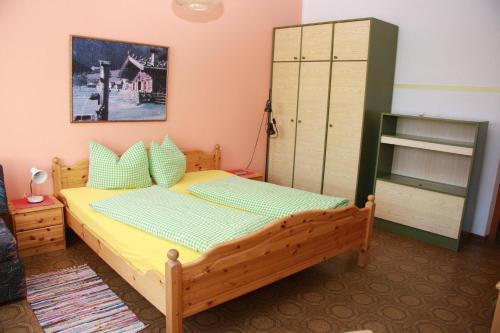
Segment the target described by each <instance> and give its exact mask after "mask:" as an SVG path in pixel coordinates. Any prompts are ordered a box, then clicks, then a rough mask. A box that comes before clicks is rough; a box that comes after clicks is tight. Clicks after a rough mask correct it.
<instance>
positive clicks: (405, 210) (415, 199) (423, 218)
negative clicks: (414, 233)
mask: <svg viewBox="0 0 500 333" xmlns="http://www.w3.org/2000/svg"><path fill="white" fill-rule="evenodd" d="M375 192H376V193H375V197H376V198H377V199H376V201H377V209H375V216H376V217H379V218H382V219H384V220H387V221H391V222H396V223H399V224H403V225H406V226H409V227H412V228H417V229H421V230H425V231H429V232H432V233H435V234H438V235H442V236H445V237H450V238H453V239H458V238H459V234H460V223H461V221H462V211H463V208H464V202H465V201H464V200H465V199H464V198H461V197H455V196H453V195H448V194H443V193H437V192H432V191H427V190H423V189H419V188H413V187H409V186H404V185H399V184H394V183H389V182H385V181H382V180H377V182H376V190H375Z"/></svg>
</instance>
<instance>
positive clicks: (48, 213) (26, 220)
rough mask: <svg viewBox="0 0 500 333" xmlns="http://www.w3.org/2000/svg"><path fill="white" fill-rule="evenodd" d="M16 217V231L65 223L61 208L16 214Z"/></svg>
mask: <svg viewBox="0 0 500 333" xmlns="http://www.w3.org/2000/svg"><path fill="white" fill-rule="evenodd" d="M14 218H15V220H16V221H15V222H16V232H22V231H28V230H33V229H37V228H44V227H48V226H52V225H59V224H62V223H63V215H62V210H61V208H54V209H48V210H40V211H36V212H31V213H23V214H16V215H15V217H14Z"/></svg>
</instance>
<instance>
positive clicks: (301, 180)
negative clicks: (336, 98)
mask: <svg viewBox="0 0 500 333" xmlns="http://www.w3.org/2000/svg"><path fill="white" fill-rule="evenodd" d="M330 64H331V62H302V63H301V65H300V66H301V67H300V68H301V69H300V84H299V106H298V113H297V140H296V145H295V170H294V178H293V187H295V188H299V189H302V190H307V191H311V192H317V193H320V192H321V185H322V182H321V179H322V178H323V161H324V154H325V134H326V117H327V109H328V90H329V81H330Z"/></svg>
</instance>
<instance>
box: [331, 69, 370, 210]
mask: <svg viewBox="0 0 500 333" xmlns="http://www.w3.org/2000/svg"><path fill="white" fill-rule="evenodd" d="M365 85H366V61H348V62H333V63H332V83H331V93H330V113H329V116H328V118H329V119H328V134H327V135H328V137H327V147H326V155H325V176H324V184H323V193H324V194H326V195H333V196H337V197H343V198H347V199H349V200H351V201H352V202H354V200H355V197H356V187H357V183H358V169H359V157H360V149H361V134H362V131H363V115H364V102H365Z"/></svg>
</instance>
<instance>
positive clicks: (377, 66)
mask: <svg viewBox="0 0 500 333" xmlns="http://www.w3.org/2000/svg"><path fill="white" fill-rule="evenodd" d="M397 34H398V27H397V26H395V25H393V24H390V23H387V22H383V21H380V20H377V19H374V18H366V19H356V20H346V21H335V22H322V23H314V24H306V25H300V26H292V27H278V28H275V29H274V42H273V62H272V83H271V99H272V113H271V114H270V116H269V120H270V121H273V119H274V120H275V122H276V127H277V134H276V135H273V136H271V137H269V140H268V156H267V168H266V180H267V181H269V182H271V183H275V184H279V185H284V186H289V187H294V188H298V189H303V190H307V191H311V192H316V193H323V194H326V195H334V196H337V197H344V198H348V199H349V200H351V201H352V202H355V203H357V204H358V205H359V204H362V203H364V202H365V201H366V196H367V195H368V194H369V192H370V191H371V189H372V186H373V179H374V171H375V160H376V150H377V142H378V140H377V136H378V124H379V117H380V114H381V113H382V112H390V109H391V103H392V91H393V85H394V69H395V59H396V46H397Z"/></svg>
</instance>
